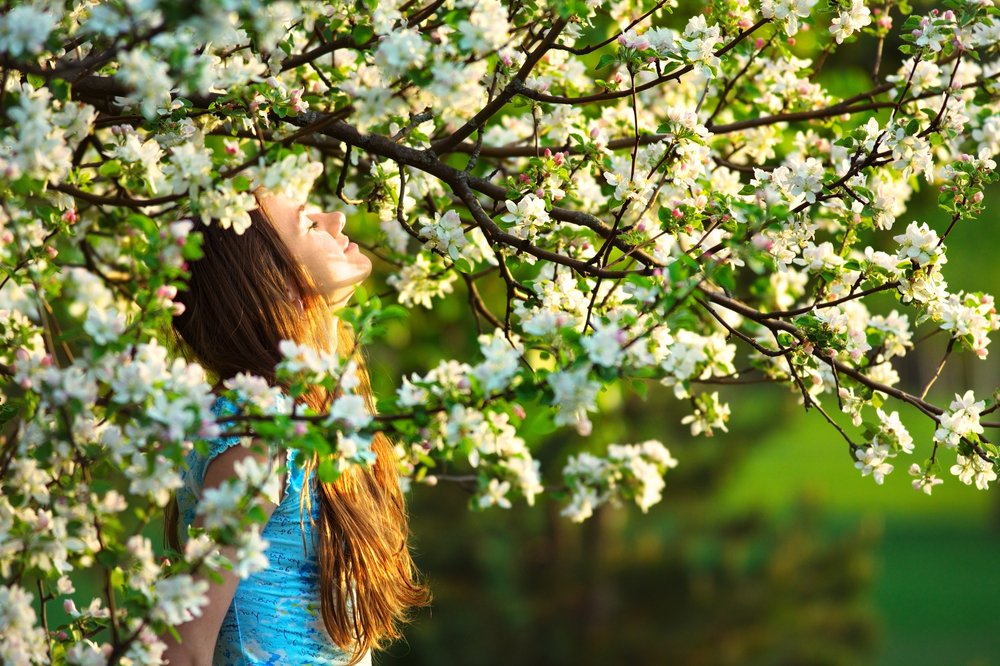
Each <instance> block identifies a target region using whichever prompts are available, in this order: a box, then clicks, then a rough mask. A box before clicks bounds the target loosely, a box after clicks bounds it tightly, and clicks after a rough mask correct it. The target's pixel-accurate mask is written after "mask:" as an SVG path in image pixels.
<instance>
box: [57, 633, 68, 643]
mask: <svg viewBox="0 0 1000 666" xmlns="http://www.w3.org/2000/svg"><path fill="white" fill-rule="evenodd" d="M57 636H58V638H59V640H61V641H64V640H66V639H67V638H69V637H68V636H67V635H66V632H65V631H60V632H59V633H58V634H57Z"/></svg>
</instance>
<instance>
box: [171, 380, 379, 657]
mask: <svg viewBox="0 0 1000 666" xmlns="http://www.w3.org/2000/svg"><path fill="white" fill-rule="evenodd" d="M212 411H213V412H214V413H215V415H216V416H227V415H230V414H233V413H235V412H236V406H235V405H233V403H232V402H230V401H229V400H227V399H225V398H219V399H218V400H216V402H215V405H213V407H212ZM207 441H208V445H209V452H208V457H205V456H203V455H201V454H200V453H198V452H197V451H192V452H191V453H189V454H188V455H187V457H186V462H187V470H185V471H184V474H183V476H184V485H183V487H181V488H178V490H177V506H178V510H179V513H180V516H179V517H180V523H181V541H182V542H183V541H186V540H187V528H188V526H190V525H191V524H192V523H193V522H194V518H195V508H196V507H197V505H198V501H199V499H200V498H201V490H202V486H203V484H204V479H205V471H206V469H208V465H209V463H211V462H212V461H213V460H214V459H215V457H216V456H218V455H219V454H220V453H222V452H223V451H225V450H226V449H228V448H229V447H231V446H235V445H237V444H239V442H240V440H239V438H238V437H222V438H216V439H210V440H207ZM296 453H297V452H296V451H294V450H290V451H288V462H287V465H286V467H287V468H288V472H287V474H286V479H285V491H284V495H283V497H282V498H281V503H280V504H279V505H278V506H277V508H276V509H275V510H274V513H273V514H271V518H270V520H268V522H267V525H266V526H265V527H264V530H263V532H262V534H261V536H263V538H265V539H267V540H268V541H269V542H271V545H270V547H269V548H268V549H267V557H268V560H270V566H269V567H268V568H267V569H264V570H263V571H257V572H255V573H252V574H250V576H249V577H248V578H246V579H244V580H241V581H240V583H239V586H238V587H237V588H236V596H234V597H233V602H232V604H231V605H230V606H229V610H228V611H227V613H226V617H225V619H224V620H223V622H222V628H221V629H220V630H219V638H218V640H217V641H216V644H215V657H214V659H213V660H212V664H213V666H272V665H273V666H306V665H310V666H312V665H315V666H343V665H344V664H347V663H348V662H349V661H350V660H351V655H350V653H348V652H345V651H344V650H342V649H341V648H339V647H338V646H337V644H336V643H334V642H333V639H331V638H330V634H329V633H327V631H326V627H325V626H324V624H323V618H322V616H321V615H320V596H319V566H318V560H317V555H316V549H315V544H314V543H313V530H312V527H311V525H310V521H309V516H308V515H301V514H300V507H301V501H300V497H301V491H302V485H303V484H304V483H307V479H306V477H305V472H304V471H303V469H302V468H301V467H298V466H296V465H295V455H296ZM308 492H309V493H310V502H311V505H312V513H313V518H314V519H316V518H318V506H319V504H318V501H317V497H316V490H315V486H314V485H312V484H310V489H309V491H308ZM303 519H304V520H303ZM303 529H304V530H305V534H304V536H305V540H304V541H305V544H304V545H303ZM359 664H362V665H364V666H370V664H371V653H367V654H365V656H364V658H363V659H362V660H361V661H360V662H359Z"/></svg>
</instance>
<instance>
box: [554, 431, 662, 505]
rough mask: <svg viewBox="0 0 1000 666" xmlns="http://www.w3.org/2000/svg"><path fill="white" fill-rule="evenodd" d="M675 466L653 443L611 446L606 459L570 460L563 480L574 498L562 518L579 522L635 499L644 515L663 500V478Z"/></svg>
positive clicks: (578, 457)
mask: <svg viewBox="0 0 1000 666" xmlns="http://www.w3.org/2000/svg"><path fill="white" fill-rule="evenodd" d="M676 466H677V460H675V459H674V458H673V456H671V455H670V451H669V450H668V449H667V448H666V447H665V446H663V444H661V443H660V442H658V441H656V440H649V441H648V442H643V443H642V444H626V445H623V446H620V445H617V444H611V445H609V446H608V454H607V457H606V458H599V457H597V456H594V455H592V454H590V453H581V454H579V455H576V456H570V458H569V462H567V463H566V466H565V467H564V468H563V476H565V477H566V484H567V485H568V486H569V488H570V490H571V491H572V493H573V495H572V500H571V501H570V504H569V505H568V506H567V507H566V508H565V509H563V511H562V514H563V515H564V516H568V517H569V518H570V519H571V520H573V521H574V522H580V521H583V520H586V519H587V518H589V517H590V516H591V515H593V513H594V510H595V509H596V508H597V507H599V506H601V505H602V504H604V503H606V502H608V501H620V500H622V499H634V500H635V503H636V504H637V505H638V506H639V508H640V509H642V510H643V512H646V511H648V510H649V507H651V506H652V505H654V504H656V503H657V502H659V501H660V500H661V499H662V497H663V496H662V491H663V488H664V486H665V483H664V481H663V475H664V474H665V473H666V471H667V470H668V469H673V468H674V467H676Z"/></svg>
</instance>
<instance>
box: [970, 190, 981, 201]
mask: <svg viewBox="0 0 1000 666" xmlns="http://www.w3.org/2000/svg"><path fill="white" fill-rule="evenodd" d="M982 200H983V193H982V192H976V193H975V194H973V195H972V203H979V202H980V201H982Z"/></svg>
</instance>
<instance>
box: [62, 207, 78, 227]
mask: <svg viewBox="0 0 1000 666" xmlns="http://www.w3.org/2000/svg"><path fill="white" fill-rule="evenodd" d="M76 220H77V217H76V209H74V208H70V209H69V210H67V211H66V212H65V213H63V214H62V221H63V222H66V223H67V224H73V223H74V222H76Z"/></svg>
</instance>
